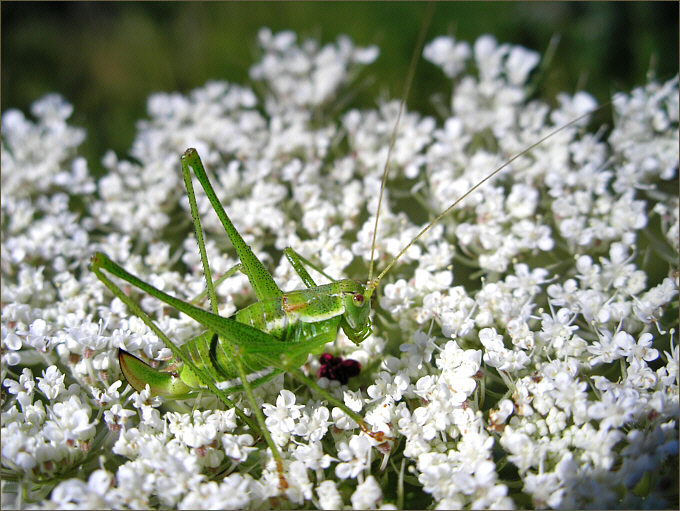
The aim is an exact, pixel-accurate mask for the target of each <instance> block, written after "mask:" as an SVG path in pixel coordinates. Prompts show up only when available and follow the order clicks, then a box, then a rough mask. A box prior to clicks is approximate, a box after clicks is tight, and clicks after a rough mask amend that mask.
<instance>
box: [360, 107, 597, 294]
mask: <svg viewBox="0 0 680 511" xmlns="http://www.w3.org/2000/svg"><path fill="white" fill-rule="evenodd" d="M610 103H611V101H609V102H607V103H604V104H602V105H600V106H598V107H597V108H594V109H593V110H590V111H588V112H586V113H585V114H583V115H580V116H579V117H577V118H576V119H574V120H572V121H570V122H568V123H567V124H565V125H563V126H560V127H559V128H557V129H555V130H553V131H551V132H550V133H548V134H547V135H545V136H544V137H543V138H541V139H540V140H539V141H538V142H534V143H533V144H531V145H530V146H529V147H527V148H526V149H524V150H522V151H520V152H519V153H517V154H516V155H515V156H513V157H512V158H510V159H509V160H508V161H506V162H505V163H504V164H503V165H501V166H500V167H498V168H497V169H496V170H494V171H493V172H492V173H491V174H489V175H488V176H486V177H485V178H484V179H482V180H481V181H479V182H478V183H477V184H475V185H474V186H473V187H471V188H470V189H469V190H468V191H467V192H465V193H464V194H463V195H461V196H460V197H459V198H458V199H456V200H455V201H454V202H453V204H451V205H450V206H449V207H448V208H446V209H445V210H444V211H443V212H441V213H440V214H439V216H437V218H435V219H434V220H432V221H431V222H430V223H429V224H427V225H426V226H425V227H424V228H423V229H422V230H421V231H420V232H419V233H418V234H417V235H416V236H415V237H414V238H413V239H412V240H411V241H410V242H409V243H408V244H407V245H406V246H405V247H404V248H403V249H402V250H401V252H399V253H398V254H397V256H396V257H395V258H394V259H392V262H391V263H390V264H388V265H387V267H386V268H385V269H384V270H383V271H382V273H380V275H378V277H377V278H376V279H375V280H374V281H371V280H370V279H369V281H368V287H369V288H370V289H371V290H373V289H375V288H376V287H378V284H379V283H380V279H382V278H383V277H384V276H385V274H386V273H387V272H388V271H389V270H390V268H392V266H393V265H394V263H396V262H397V260H399V258H400V257H401V256H403V255H404V254H405V253H406V251H407V250H408V249H409V248H411V245H413V244H414V243H415V242H416V241H418V240H419V239H420V237H421V236H422V235H423V234H425V233H426V232H427V231H429V230H430V228H431V227H432V226H433V225H434V224H436V223H437V222H439V220H441V219H442V218H443V217H444V216H446V215H447V214H448V213H449V212H450V211H451V210H452V209H453V208H454V207H456V206H457V205H458V204H459V203H460V202H461V201H462V200H463V199H465V198H466V197H467V196H468V195H470V194H471V193H472V192H474V191H475V190H476V189H477V188H479V187H480V186H482V185H483V184H484V183H486V182H487V181H488V180H489V179H491V178H492V177H494V176H495V175H496V174H498V173H499V172H500V171H501V170H503V169H504V168H505V167H507V166H508V165H510V164H511V163H512V162H513V161H515V160H516V159H517V158H519V157H521V156H524V155H525V154H527V153H528V152H529V151H531V150H532V149H534V148H535V147H536V146H538V145H540V144H542V143H543V142H545V141H546V140H548V139H549V138H550V137H552V136H554V135H557V134H558V133H559V132H560V131H562V130H564V129H566V128H568V127H569V126H573V125H574V124H576V123H577V122H579V121H580V120H582V119H584V118H586V117H588V116H589V115H592V114H593V113H595V112H597V111H598V110H600V109H602V108H604V107H605V106H607V105H609V104H610Z"/></svg>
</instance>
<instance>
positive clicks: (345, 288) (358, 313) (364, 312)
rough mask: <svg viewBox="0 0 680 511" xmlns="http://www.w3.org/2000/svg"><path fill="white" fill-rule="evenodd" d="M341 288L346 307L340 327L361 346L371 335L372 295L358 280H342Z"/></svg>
mask: <svg viewBox="0 0 680 511" xmlns="http://www.w3.org/2000/svg"><path fill="white" fill-rule="evenodd" d="M340 286H341V289H340V292H341V293H342V301H343V305H344V307H345V312H344V314H343V315H342V320H341V322H340V326H341V327H342V330H343V331H344V332H345V335H347V337H348V338H349V339H350V340H351V341H352V342H353V343H355V344H359V343H361V341H363V340H364V339H366V337H368V336H369V335H370V334H371V320H370V317H369V316H370V314H371V303H370V293H369V292H368V291H367V288H366V286H364V285H363V284H362V283H361V282H359V281H357V280H342V281H340Z"/></svg>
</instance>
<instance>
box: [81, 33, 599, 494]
mask: <svg viewBox="0 0 680 511" xmlns="http://www.w3.org/2000/svg"><path fill="white" fill-rule="evenodd" d="M423 37H424V34H423ZM416 53H417V52H416ZM413 68H414V66H413V63H412V66H411V68H410V71H409V72H410V74H412V73H413ZM407 84H410V78H408V79H407ZM406 96H407V92H406V93H405V94H404V96H403V97H402V103H401V106H400V111H399V116H401V112H402V110H403V106H404V102H405V98H406ZM591 113H592V112H589V113H588V114H585V115H584V116H581V117H579V118H577V119H575V120H573V121H572V122H570V123H569V124H567V125H565V126H562V127H561V128H559V129H556V130H554V131H553V132H551V133H549V134H548V135H546V136H545V137H543V138H542V139H541V140H539V141H538V142H536V143H534V144H533V145H531V146H530V147H528V148H526V149H525V150H523V151H521V152H520V153H518V154H517V155H515V156H514V157H513V158H511V159H510V160H508V161H507V162H506V163H504V164H503V165H502V166H500V167H498V168H497V169H495V170H494V171H493V172H491V173H490V174H489V175H488V176H487V177H486V178H484V179H483V180H482V181H480V182H478V183H477V184H476V185H475V186H473V187H472V188H470V189H469V190H468V191H467V192H466V193H465V194H463V195H462V196H461V197H460V198H459V199H457V200H456V201H455V202H454V203H453V204H451V205H450V206H449V207H448V208H447V209H446V210H444V211H443V212H442V213H441V214H440V215H438V216H437V217H436V218H434V219H433V220H432V221H431V222H430V223H429V224H428V225H426V226H425V227H424V228H423V229H422V230H421V231H420V232H419V233H418V234H417V235H416V236H415V237H414V238H413V239H412V240H411V241H410V242H409V243H408V244H407V245H406V246H405V247H404V248H403V249H402V250H401V251H400V252H399V253H398V254H397V256H396V257H395V258H394V259H393V260H392V261H391V262H390V263H389V264H388V265H387V267H386V268H385V269H384V270H383V271H382V272H381V273H380V274H379V275H378V276H377V277H376V278H373V255H374V254H373V251H374V249H375V242H376V233H377V227H378V222H379V212H380V204H381V202H382V195H383V190H384V188H385V183H386V178H387V170H388V167H389V158H390V154H391V151H392V147H393V145H394V141H395V140H396V131H397V127H398V122H399V120H397V123H396V125H395V127H394V132H393V135H392V141H391V144H390V148H389V151H388V157H387V163H386V164H385V168H384V172H383V177H382V183H381V189H380V198H379V201H378V207H377V213H376V224H375V228H374V230H373V241H372V253H371V262H370V266H369V273H368V278H367V281H366V283H362V282H358V281H355V280H338V281H333V282H331V283H330V284H325V285H317V284H316V283H315V282H314V280H313V279H312V277H311V276H310V274H309V273H308V271H307V269H306V268H305V266H307V267H312V268H314V269H317V270H319V269H318V268H316V267H315V266H314V265H313V264H311V263H310V262H309V261H307V260H306V259H304V258H303V257H302V256H300V255H298V254H297V253H296V252H294V251H293V250H292V249H290V248H287V249H285V250H284V255H285V256H286V257H287V259H288V260H289V262H290V263H291V265H292V266H293V268H294V269H295V271H296V272H297V274H298V275H299V276H300V278H301V280H302V282H303V283H304V284H305V286H306V289H302V290H296V291H291V292H285V293H284V292H282V291H281V290H280V289H279V288H278V286H277V285H276V283H275V282H274V279H273V278H272V276H271V275H270V274H269V273H268V272H267V270H266V268H265V267H264V265H263V264H262V262H261V261H260V260H259V259H258V258H257V257H256V256H255V254H254V253H253V252H252V250H251V249H250V247H249V246H248V245H247V244H246V243H245V241H244V240H243V238H242V236H241V235H240V234H239V232H238V230H237V229H236V228H235V227H234V225H233V224H232V222H231V220H230V219H229V217H228V215H227V213H226V211H225V210H224V208H223V207H222V205H221V203H220V201H219V199H218V197H217V195H216V194H215V192H214V190H213V187H212V185H211V183H210V180H209V178H208V176H207V174H206V172H205V169H204V167H203V164H202V163H201V160H200V158H199V156H198V154H197V152H196V150H195V149H188V150H187V151H186V152H185V153H184V155H183V156H182V157H181V167H182V174H183V177H184V181H185V186H186V189H187V195H188V197H189V204H190V208H191V213H192V217H193V222H194V229H195V232H196V238H197V243H198V247H199V251H200V256H201V262H202V265H203V271H204V275H205V280H206V287H207V294H208V297H209V300H210V304H211V311H210V312H209V311H205V310H203V309H201V308H199V307H196V306H195V305H192V304H190V303H187V302H184V301H182V300H179V299H177V298H175V297H173V296H170V295H168V294H166V293H164V292H162V291H160V290H159V289H157V288H155V287H153V286H151V285H150V284H148V283H146V282H143V281H142V280H140V279H138V278H137V277H135V276H134V275H131V274H130V273H128V272H127V271H126V270H124V269H123V268H122V267H121V266H119V265H118V264H116V263H115V262H113V261H112V260H111V259H109V258H108V257H107V256H106V255H104V254H102V253H96V254H95V255H94V256H93V257H92V264H91V269H92V271H93V272H94V273H95V275H96V276H97V277H98V278H99V279H100V280H101V281H102V282H103V283H104V284H105V285H106V286H107V287H108V288H109V290H111V292H112V293H113V294H114V295H115V296H117V297H118V298H119V299H120V300H121V301H123V303H125V304H126V305H127V307H128V308H129V309H130V310H131V311H132V312H133V313H134V314H135V315H137V316H138V317H140V319H142V321H144V322H145V323H146V324H147V325H148V327H149V328H150V329H151V330H152V331H153V332H154V333H155V334H156V335H157V336H158V337H159V339H161V340H162V341H163V343H164V344H165V345H166V346H167V347H168V348H169V349H170V350H171V352H172V354H173V357H174V364H173V366H172V369H171V370H166V371H156V370H155V369H153V368H151V367H150V366H149V365H147V364H146V363H144V362H143V361H141V360H139V359H137V358H136V357H134V356H132V355H130V354H129V353H127V352H125V351H122V350H120V352H119V361H120V366H121V370H122V372H123V374H124V375H125V378H126V379H127V381H128V382H129V383H130V384H131V385H132V386H133V387H134V388H135V389H137V390H142V389H143V388H145V386H146V385H147V384H148V385H149V387H150V389H151V392H152V393H153V394H159V395H164V396H167V397H170V398H184V397H188V396H190V395H192V394H194V393H197V392H199V391H201V390H204V389H206V388H207V389H208V390H209V391H210V392H212V393H214V394H215V395H216V396H217V397H218V398H219V399H220V400H221V401H222V402H223V403H224V404H225V405H227V406H229V407H233V408H234V409H235V412H236V413H237V415H238V416H239V418H240V419H241V420H243V421H244V423H246V424H247V425H248V426H249V427H250V428H251V429H252V430H254V431H259V432H260V433H261V434H262V435H263V436H264V439H265V441H266V443H267V445H268V446H269V447H270V449H271V452H272V456H273V458H274V460H275V462H276V466H277V471H278V474H279V486H280V487H281V488H285V487H286V486H287V482H286V479H285V476H284V467H283V461H282V459H281V456H280V454H279V452H278V449H277V447H276V445H275V443H274V442H273V440H272V439H271V436H270V435H269V432H268V431H267V428H266V427H265V423H264V417H263V415H262V412H261V410H260V409H259V407H258V406H257V404H256V401H255V398H254V396H253V393H252V388H253V387H255V386H257V385H260V384H262V383H264V382H265V381H268V380H269V379H271V378H272V377H273V376H275V375H276V374H278V373H280V372H284V371H285V372H289V373H291V374H292V375H293V376H294V377H295V378H297V379H298V380H300V381H301V382H303V383H304V384H305V385H307V386H308V387H310V388H312V389H313V390H315V391H316V392H317V393H319V395H321V396H322V397H323V398H324V399H326V400H327V401H328V402H330V403H332V404H333V405H335V406H337V407H338V408H340V409H341V410H342V411H343V412H345V413H346V414H347V415H348V416H349V417H351V418H352V419H353V420H354V421H355V422H357V424H358V425H359V427H360V428H361V429H362V431H364V432H365V433H367V434H369V435H370V436H372V437H373V438H374V439H376V440H377V441H378V442H383V441H385V436H384V433H382V432H380V431H378V432H373V431H371V429H370V427H369V425H368V424H366V423H365V422H364V420H363V419H362V418H361V417H360V416H359V415H358V414H356V413H355V412H353V411H351V410H350V409H349V408H348V407H347V406H345V404H344V403H342V402H341V401H339V400H337V399H335V398H334V397H333V396H331V395H330V394H329V393H328V392H327V391H325V390H324V389H322V388H321V387H319V385H318V384H317V383H316V382H315V381H314V380H312V379H310V378H309V377H307V376H305V374H304V373H303V372H302V371H301V370H300V369H299V367H300V366H301V365H302V364H304V362H305V361H306V360H307V357H308V355H309V354H310V353H318V352H320V351H321V349H322V347H323V346H324V345H325V344H326V343H328V342H331V341H334V340H335V338H336V337H337V335H338V331H339V330H340V329H342V330H343V331H344V333H345V335H346V336H347V337H348V338H349V339H350V340H352V341H353V342H355V343H357V344H359V343H361V342H362V341H363V340H364V339H366V338H367V337H368V336H369V335H370V334H371V320H370V312H371V298H372V296H373V294H374V292H375V290H376V288H377V287H378V285H379V283H380V281H381V279H382V278H383V277H384V275H385V274H386V273H387V272H388V271H389V270H390V268H391V267H392V266H393V265H394V263H395V262H396V261H397V260H398V259H399V258H400V257H401V256H402V255H403V254H404V253H405V252H406V251H407V250H408V249H409V247H411V246H412V245H413V244H414V243H415V242H416V241H417V240H418V239H419V238H420V237H421V236H423V235H424V234H425V233H426V232H427V231H428V230H429V229H430V228H431V227H432V226H433V225H435V224H436V223H437V222H438V221H439V220H440V219H441V218H442V217H443V216H445V215H446V214H448V213H449V212H450V211H451V210H452V209H453V208H454V207H455V206H456V205H457V204H458V203H459V202H461V201H462V200H464V199H465V198H466V197H467V196H468V195H469V194H471V193H472V192H473V191H474V190H476V189H477V188H478V187H479V186H481V185H482V184H484V183H485V182H486V181H487V180H489V179H491V178H492V177H493V176H494V175H496V174H497V173H498V172H500V171H501V170H502V169H504V168H505V167H506V166H508V165H509V164H510V163H512V162H513V161H514V160H515V159H517V158H519V157H520V156H522V155H524V154H526V153H527V152H529V151H530V150H532V149H533V148H534V147H536V146H537V145H539V144H541V143H542V142H543V141H544V140H546V139H547V138H549V137H551V136H553V135H554V134H556V133H557V132H558V131H560V130H562V129H565V128H567V127H568V126H571V125H573V124H574V123H576V122H578V121H579V120H581V119H582V118H583V117H585V116H587V115H590V114H591ZM191 171H193V173H194V175H195V177H196V178H197V180H198V182H199V183H200V184H201V186H202V188H203V190H204V192H205V193H206V195H207V197H208V199H209V201H210V203H211V205H212V207H213V209H214V210H215V212H216V214H217V216H218V217H219V219H220V221H221V223H222V225H223V227H224V229H225V231H226V233H227V236H228V237H229V239H230V241H231V243H232V244H233V246H234V248H235V249H236V253H237V255H238V258H239V261H240V263H239V264H238V265H236V266H235V267H234V268H232V270H230V271H229V272H228V273H227V274H228V275H231V274H233V273H235V272H236V271H239V270H240V271H242V272H243V273H245V274H246V276H247V277H248V279H249V281H250V284H251V286H252V288H253V290H254V292H255V295H256V297H257V302H255V303H253V304H251V305H249V306H248V307H245V308H244V309H241V310H239V311H238V312H237V313H236V314H235V315H234V316H233V317H230V318H224V317H221V316H219V315H218V313H217V298H216V293H215V282H214V281H213V279H212V275H211V270H210V267H209V264H208V258H207V255H206V249H205V243H204V240H203V230H202V227H201V223H200V219H199V215H198V207H197V203H196V197H195V193H194V189H193V184H192V177H191ZM319 271H320V270H319ZM104 272H107V273H109V274H111V275H113V276H115V277H117V278H120V279H122V280H124V281H126V282H127V283H129V284H131V285H133V286H134V287H137V288H139V289H140V290H142V291H144V292H145V293H148V294H149V295H151V296H153V297H155V298H157V299H159V300H161V301H163V302H165V303H167V304H168V305H170V306H172V307H174V308H176V309H177V310H179V311H180V312H182V313H184V314H186V315H188V316H190V317H192V318H193V319H195V320H196V321H198V322H199V323H200V324H201V325H203V326H204V327H205V328H206V329H207V330H206V332H204V333H202V334H200V335H199V336H197V337H195V338H194V339H192V340H190V341H189V342H187V343H186V344H184V345H183V346H182V347H181V348H179V347H177V346H176V345H175V344H174V343H173V342H172V341H171V340H170V339H169V338H168V337H167V336H166V335H165V334H164V333H163V332H162V331H161V330H160V329H159V328H158V327H157V326H156V325H155V324H154V323H153V321H152V320H151V318H150V317H149V316H148V315H147V314H146V313H145V312H144V311H143V310H142V309H141V307H140V306H139V305H138V304H137V303H136V302H134V301H133V300H132V299H131V298H130V297H128V296H127V295H126V294H125V293H124V292H123V291H122V290H121V289H120V288H119V287H118V286H117V285H116V284H115V283H114V282H113V281H111V280H110V279H109V277H108V276H107V275H105V273H104ZM320 272H321V273H322V274H323V271H320ZM324 275H325V274H324ZM329 279H330V278H329ZM330 280H333V279H330ZM220 382H231V384H230V385H228V386H226V387H225V385H223V384H222V383H220ZM238 390H243V391H244V392H245V395H246V397H247V399H248V400H249V403H250V405H251V407H252V410H253V414H254V417H255V422H254V421H253V420H252V419H251V418H250V417H249V416H248V415H246V414H245V413H244V412H243V411H242V410H240V409H239V408H238V407H237V406H236V405H235V404H234V403H233V402H232V401H231V399H229V395H230V394H231V393H233V392H234V391H238Z"/></svg>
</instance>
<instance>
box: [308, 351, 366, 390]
mask: <svg viewBox="0 0 680 511" xmlns="http://www.w3.org/2000/svg"><path fill="white" fill-rule="evenodd" d="M319 362H321V367H319V370H318V371H317V373H316V376H317V378H323V377H325V378H328V379H329V380H337V381H339V382H340V383H342V384H343V385H344V384H346V383H347V382H348V381H349V379H350V378H351V377H352V376H356V375H358V374H359V373H360V372H361V364H360V363H359V362H357V361H356V360H352V359H351V358H348V359H343V358H342V357H334V356H333V355H331V354H330V353H323V354H322V355H321V356H320V357H319Z"/></svg>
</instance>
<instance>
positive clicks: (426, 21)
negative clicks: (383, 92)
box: [367, 3, 434, 282]
mask: <svg viewBox="0 0 680 511" xmlns="http://www.w3.org/2000/svg"><path fill="white" fill-rule="evenodd" d="M433 13H434V4H432V3H430V4H428V6H427V10H426V11H425V16H424V17H423V23H422V25H421V26H420V32H419V34H418V41H417V42H416V45H415V48H414V49H413V55H411V62H410V64H409V68H408V74H407V75H406V86H405V87H404V94H403V95H402V97H401V103H400V104H399V113H398V114H397V122H396V123H394V130H393V131H392V138H391V140H390V146H389V148H388V150H387V160H386V161H385V168H384V169H383V175H382V181H381V183H380V195H379V196H378V209H377V211H376V212H375V225H374V226H373V240H372V241H371V263H370V264H369V266H368V281H367V282H371V279H372V278H373V257H374V255H375V239H376V236H377V234H378V221H379V219H380V206H381V205H382V200H383V192H384V191H385V183H386V182H387V173H388V171H389V166H390V158H391V157H392V149H394V144H395V143H396V141H397V130H398V129H399V121H400V120H401V114H402V112H403V111H404V105H405V104H406V98H407V97H408V93H409V91H410V90H411V84H412V83H413V75H414V74H415V71H416V66H417V64H418V59H419V57H420V53H421V51H422V49H423V45H424V43H425V35H426V34H427V29H428V28H429V26H430V22H431V21H432V14H433Z"/></svg>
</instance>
